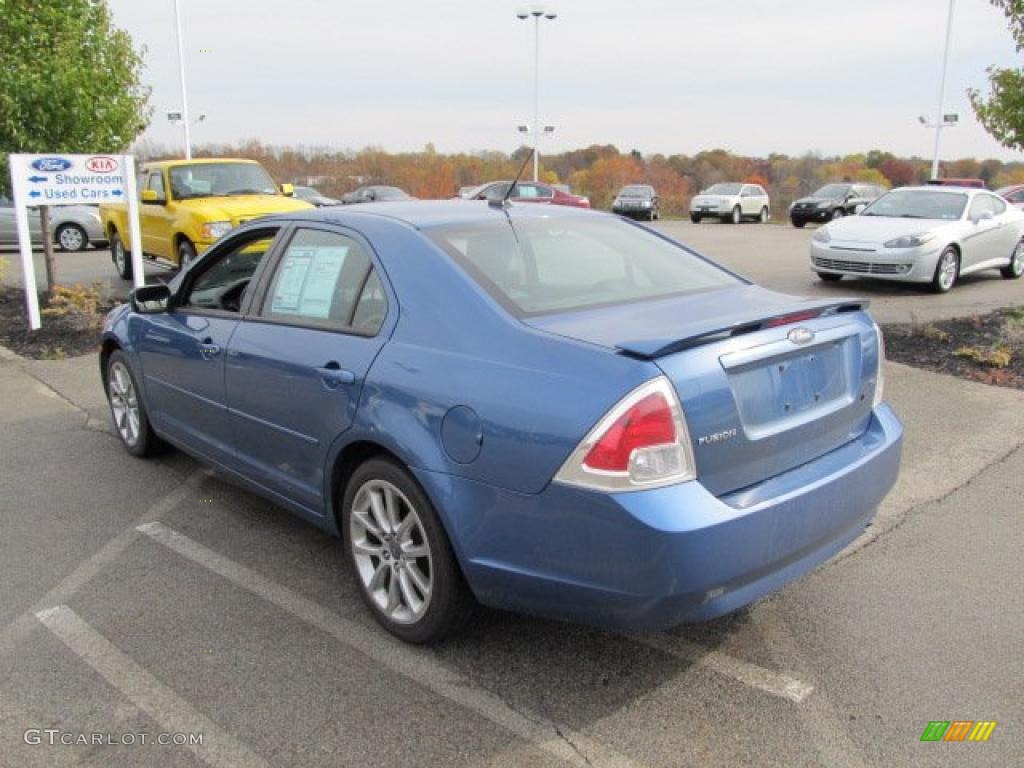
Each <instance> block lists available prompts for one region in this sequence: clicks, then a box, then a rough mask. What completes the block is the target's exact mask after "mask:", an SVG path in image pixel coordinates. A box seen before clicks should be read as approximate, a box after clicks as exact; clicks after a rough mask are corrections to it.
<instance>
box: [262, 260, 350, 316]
mask: <svg viewBox="0 0 1024 768" xmlns="http://www.w3.org/2000/svg"><path fill="white" fill-rule="evenodd" d="M347 254H348V246H314V247H308V248H290V249H289V250H288V254H287V255H286V256H285V259H284V263H283V264H282V265H281V271H280V274H279V275H278V278H277V284H276V285H275V287H274V296H273V299H272V301H271V305H270V311H271V313H273V314H275V315H299V316H302V317H311V318H315V319H319V320H326V319H328V318H329V317H330V313H331V303H332V302H333V301H334V296H335V291H336V288H337V285H338V277H339V276H340V275H341V268H342V266H343V265H344V263H345V257H346V255H347Z"/></svg>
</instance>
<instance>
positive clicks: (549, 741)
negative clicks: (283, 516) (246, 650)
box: [138, 522, 638, 768]
mask: <svg viewBox="0 0 1024 768" xmlns="http://www.w3.org/2000/svg"><path fill="white" fill-rule="evenodd" d="M138 530H139V531H141V532H142V533H144V534H146V535H147V536H149V537H151V538H152V539H153V540H154V541H156V542H159V543H160V544H162V545H164V546H165V547H167V548H168V549H171V550H173V551H175V552H177V553H178V554H179V555H181V556H182V557H185V558H187V559H189V560H191V561H192V562H194V563H196V564H198V565H201V566H202V567H204V568H206V569H207V570H210V571H212V572H213V573H216V574H218V575H219V576H221V577H223V578H225V579H227V580H228V581H230V582H231V583H232V584H234V585H235V586H237V587H241V588H242V589H245V590H247V591H249V592H252V593H253V594H254V595H256V596H258V597H260V598H262V599H264V600H266V601H267V602H269V603H273V604H274V605H276V606H277V607H278V608H280V609H282V610H284V611H286V612H288V613H290V614H291V615H293V616H295V617H296V618H298V619H301V620H302V621H304V622H306V623H307V624H310V625H311V626H314V627H316V628H317V629H319V630H321V631H322V632H325V633H327V634H329V635H331V636H332V637H334V638H336V639H337V640H339V641H340V642H342V643H344V644H345V645H348V646H349V647H351V648H354V649H355V650H357V651H359V652H360V653H362V654H364V655H365V656H368V657H369V658H371V659H373V660H374V661H376V662H378V663H380V664H383V665H384V666H386V667H388V668H389V669H390V670H391V671H393V672H396V673H398V674H400V675H403V676H404V677H406V678H408V679H410V680H413V681H414V682H416V683H418V684H419V685H421V686H423V687H424V688H427V689H428V690H430V691H433V692H434V693H436V694H438V695H439V696H442V697H444V698H446V699H448V700H449V701H452V702H455V703H456V704H458V705H460V706H462V707H465V708H466V709H468V710H471V711H472V712H475V713H476V714H477V715H479V716H481V717H483V718H486V719H487V720H490V721H491V722H492V723H495V724H496V725H498V726H500V727H502V728H504V729H506V730H508V731H510V732H512V733H514V734H516V735H517V736H519V737H520V738H522V739H524V740H526V741H527V742H529V743H531V744H533V745H534V746H535V747H537V748H539V749H541V750H543V751H545V752H547V753H548V754H551V755H554V756H555V757H557V758H559V759H561V760H563V761H565V762H566V763H569V764H570V765H575V766H581V768H582V767H584V766H608V767H609V768H612V767H613V766H614V767H620V768H627V767H628V766H636V765H638V764H637V763H635V762H633V761H632V760H630V759H629V758H628V757H626V756H624V755H621V754H619V753H617V752H616V751H615V750H613V749H611V748H610V747H607V746H604V745H603V744H599V743H597V742H595V741H592V740H591V739H589V738H588V737H586V736H584V735H582V734H580V733H576V732H574V731H572V730H571V729H569V728H566V727H564V726H561V725H558V724H555V723H553V722H552V721H551V720H549V719H548V718H546V717H543V716H541V715H539V714H537V713H534V712H529V711H527V710H524V709H518V708H517V709H513V708H512V707H511V706H509V705H508V704H506V703H505V702H504V701H503V700H502V699H501V698H499V697H498V696H496V695H495V694H493V693H490V692H489V691H486V690H484V689H482V688H480V687H479V686H477V685H476V684H474V683H473V682H472V681H471V680H469V679H468V678H466V677H465V676H463V675H461V674H459V673H458V672H456V671H455V670H452V669H450V668H448V667H447V666H445V665H444V664H442V663H440V662H439V661H437V659H435V658H434V657H433V656H431V655H430V653H429V652H428V651H425V650H422V649H418V648H414V647H411V646H407V645H403V644H400V643H399V642H397V641H395V642H391V641H390V640H389V639H387V638H386V637H385V636H384V635H383V632H382V631H375V630H371V629H367V628H366V627H364V626H362V625H360V624H357V623H356V622H354V621H351V620H349V619H345V618H343V617H341V616H339V615H338V614H336V613H333V612H332V611H330V610H328V609H327V608H324V607H323V606H322V605H319V604H318V603H315V602H313V601H312V600H309V599H308V598H306V597H303V596H302V595H300V594H298V593H297V592H294V591H292V590H291V589H288V588H287V587H284V586H282V585H280V584H277V583H276V582H273V581H271V580H269V579H267V578H265V577H264V576H261V575H260V574H259V573H257V572H255V571H253V570H250V569H249V568H246V567H245V566H243V565H240V564H238V563H236V562H234V561H232V560H229V559H228V558H226V557H224V556H223V555H221V554H219V553H217V552H214V551H213V550H210V549H207V548H206V547H204V546H203V545H202V544H199V543H198V542H195V541H193V540H192V539H190V538H188V537H187V536H184V535H182V534H180V533H178V532H177V531H174V530H172V529H171V528H168V527H167V526H166V525H163V524H162V523H159V522H151V523H146V524H144V525H140V526H138Z"/></svg>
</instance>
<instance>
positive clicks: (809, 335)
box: [786, 327, 814, 347]
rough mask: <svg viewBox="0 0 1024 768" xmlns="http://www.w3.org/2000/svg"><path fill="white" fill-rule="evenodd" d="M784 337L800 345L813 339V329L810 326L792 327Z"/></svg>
mask: <svg viewBox="0 0 1024 768" xmlns="http://www.w3.org/2000/svg"><path fill="white" fill-rule="evenodd" d="M786 338H787V339H789V340H790V341H792V342H793V343H794V344H797V345H799V346H801V347H802V346H803V345H804V344H810V343H811V342H812V341H814V331H812V330H811V329H810V328H802V327H801V328H794V329H793V330H792V331H790V332H789V333H787V334H786Z"/></svg>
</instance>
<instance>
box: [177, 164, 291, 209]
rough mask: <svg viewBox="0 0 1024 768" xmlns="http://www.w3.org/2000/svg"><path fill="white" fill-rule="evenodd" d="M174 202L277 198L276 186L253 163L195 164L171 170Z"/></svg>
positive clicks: (261, 169) (260, 168) (260, 167)
mask: <svg viewBox="0 0 1024 768" xmlns="http://www.w3.org/2000/svg"><path fill="white" fill-rule="evenodd" d="M171 192H172V194H173V195H174V198H175V199H176V200H188V199H190V198H194V197H227V196H228V195H277V194H280V193H279V192H278V189H277V186H276V185H275V184H274V182H273V181H272V180H271V178H270V177H269V176H268V175H267V172H266V171H265V170H263V167H262V166H259V165H256V163H197V164H196V165H176V166H174V167H173V168H171Z"/></svg>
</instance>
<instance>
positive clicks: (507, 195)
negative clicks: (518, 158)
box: [487, 147, 537, 208]
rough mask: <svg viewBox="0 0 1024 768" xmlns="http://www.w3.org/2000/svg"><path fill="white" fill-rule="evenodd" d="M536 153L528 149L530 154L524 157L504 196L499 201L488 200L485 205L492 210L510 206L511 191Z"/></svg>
mask: <svg viewBox="0 0 1024 768" xmlns="http://www.w3.org/2000/svg"><path fill="white" fill-rule="evenodd" d="M536 151H537V150H536V149H533V148H532V147H531V148H530V154H528V155H527V156H526V159H525V160H523V164H522V165H521V166H519V173H517V174H516V178H515V180H514V181H513V182H512V183H511V184H509V185H508V189H507V190H506V191H505V196H504V197H503V198H501V200H488V201H487V204H488V205H489V206H491V207H492V208H508V206H509V205H510V203H509V201H508V199H509V198H510V197H512V190H513V189H515V188H516V185H517V184H518V183H519V179H520V178H521V177H522V175H523V171H525V170H526V164H527V163H529V162H530V160H532V159H533V153H534V152H536Z"/></svg>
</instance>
